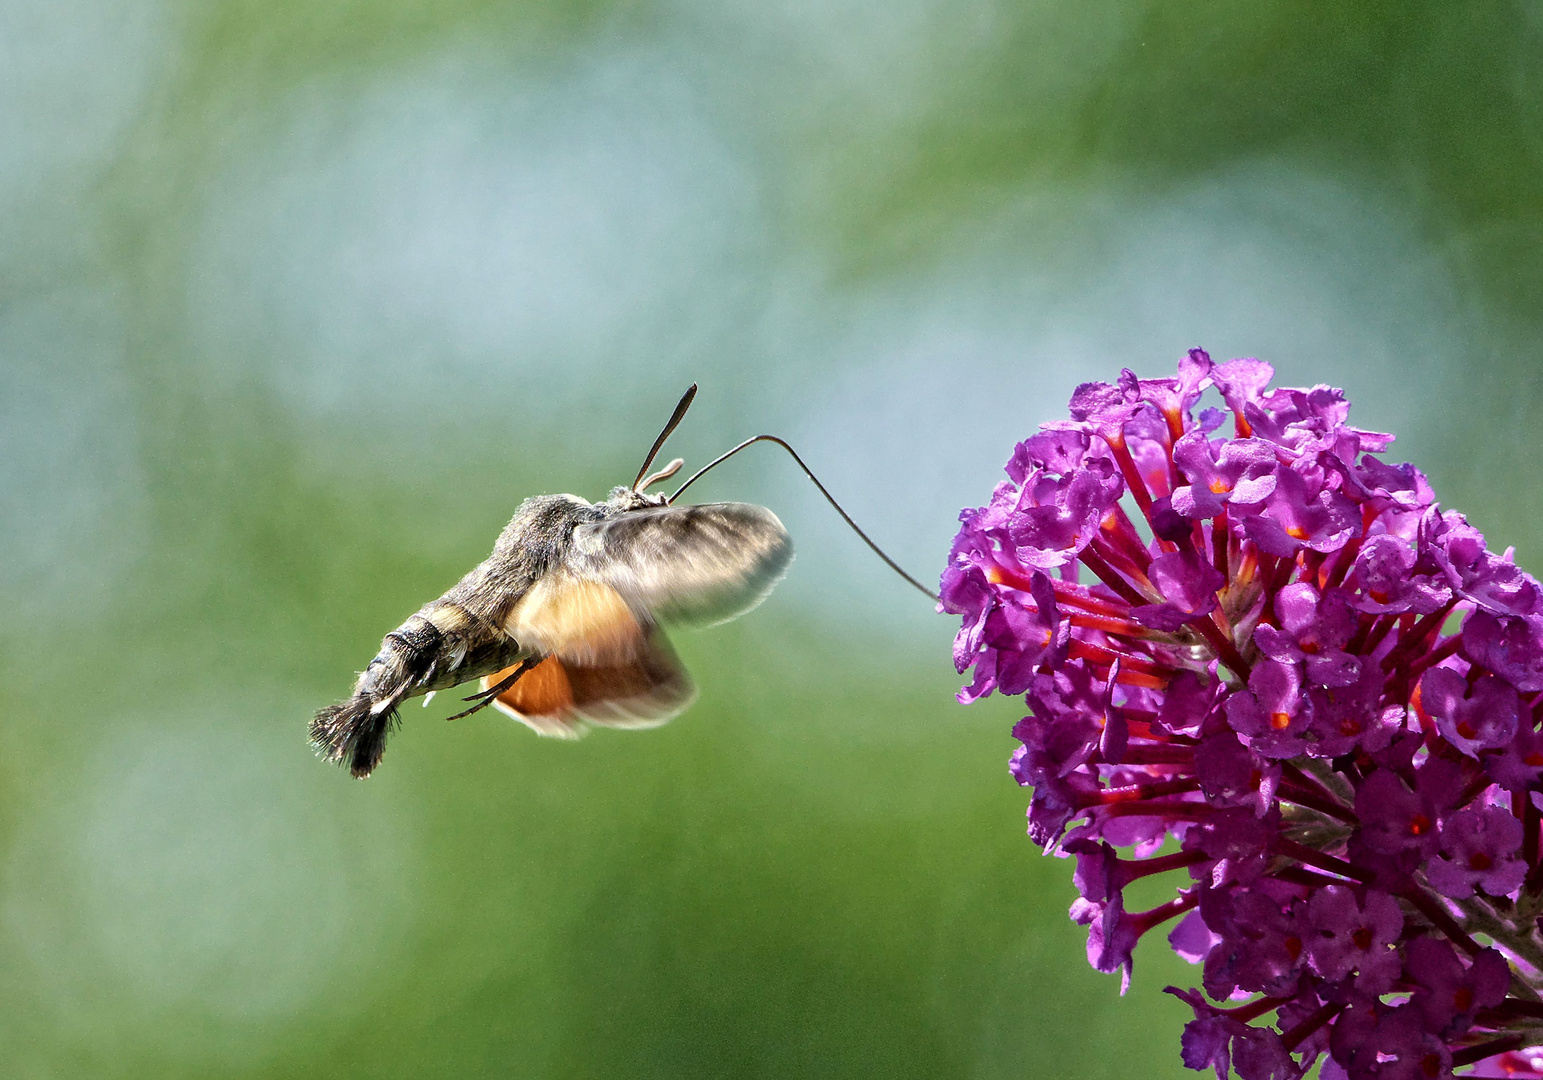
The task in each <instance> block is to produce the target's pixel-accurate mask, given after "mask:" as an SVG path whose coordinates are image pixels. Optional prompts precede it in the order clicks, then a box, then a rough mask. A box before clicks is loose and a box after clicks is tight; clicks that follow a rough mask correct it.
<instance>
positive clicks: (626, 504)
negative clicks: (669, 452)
mask: <svg viewBox="0 0 1543 1080" xmlns="http://www.w3.org/2000/svg"><path fill="white" fill-rule="evenodd" d="M683 400H684V401H689V400H690V396H689V395H688V396H687V397H686V398H684V399H683ZM677 411H679V410H677ZM669 433H670V431H669V428H666V429H665V432H664V434H665V435H668V434H669ZM659 441H660V442H663V441H664V435H661V436H659ZM658 449H659V443H655V444H654V450H655V451H658ZM653 460H654V455H653V454H652V453H650V454H649V455H648V461H645V462H644V463H643V468H644V470H647V468H648V466H649V465H650V464H652V463H653ZM684 464H685V462H684V461H682V460H681V459H680V458H676V459H675V460H674V461H672V462H670V463H669V464H668V465H666V466H665V467H664V468H662V469H660V470H659V471H658V472H656V473H650V474H649V475H648V476H646V477H645V476H644V475H643V474H642V473H641V472H640V473H638V480H637V483H635V484H633V485H632V486H631V487H614V488H612V489H611V497H610V498H609V499H607V500H606V501H605V505H606V506H607V507H608V508H609V509H611V510H616V511H623V510H640V509H642V508H643V507H645V506H668V505H669V504H670V499H669V496H668V495H662V494H661V495H650V494H649V493H648V489H649V488H651V487H653V486H654V485H655V484H657V483H659V482H660V481H662V480H668V479H669V478H670V477H672V476H674V475H675V474H676V473H678V472H680V467H681V466H682V465H684Z"/></svg>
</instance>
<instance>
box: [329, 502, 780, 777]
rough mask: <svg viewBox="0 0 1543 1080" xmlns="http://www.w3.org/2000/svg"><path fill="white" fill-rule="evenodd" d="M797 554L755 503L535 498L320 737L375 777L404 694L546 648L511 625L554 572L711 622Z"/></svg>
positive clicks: (368, 675) (751, 596) (333, 711)
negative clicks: (678, 503) (680, 503)
mask: <svg viewBox="0 0 1543 1080" xmlns="http://www.w3.org/2000/svg"><path fill="white" fill-rule="evenodd" d="M581 526H583V527H585V528H583V529H580V527H581ZM575 530H580V531H579V533H578V538H577V540H576V537H575ZM791 558H792V548H791V545H790V544H789V543H788V540H787V533H786V531H785V530H783V528H782V525H781V522H778V521H777V519H776V517H775V515H773V514H772V513H771V512H770V511H769V510H765V509H764V508H762V507H756V506H750V505H748V504H745V503H718V504H707V505H699V506H669V505H667V503H666V501H665V499H664V497H663V496H660V495H650V494H646V493H643V492H639V491H636V490H634V489H632V488H626V487H618V488H615V489H614V490H613V491H612V492H611V495H610V498H608V499H607V500H606V501H605V502H603V503H591V502H588V501H586V500H584V499H581V498H579V497H577V496H575V495H542V496H537V497H534V498H530V499H526V500H525V501H524V502H523V503H521V504H520V507H519V509H518V510H517V511H516V512H515V514H514V517H513V518H511V519H510V521H509V524H508V525H507V526H505V527H504V529H503V531H502V532H501V533H500V534H499V537H498V540H497V542H496V543H495V544H494V547H493V553H492V554H491V555H489V556H488V558H487V559H485V560H483V562H482V563H480V564H479V565H478V566H477V567H476V568H475V569H473V570H472V571H471V572H470V573H468V574H467V575H466V576H465V577H463V578H462V579H461V580H460V581H459V582H457V583H456V584H455V585H454V586H453V587H452V588H451V589H450V590H449V591H447V592H446V593H445V594H444V595H443V596H440V597H439V598H438V599H436V600H432V601H430V602H429V603H427V604H425V605H424V606H423V607H422V608H421V609H419V611H418V612H417V613H416V614H414V615H412V616H410V617H409V618H408V619H407V620H406V621H405V622H403V623H402V625H401V626H399V627H397V628H396V629H395V630H393V631H391V633H389V634H387V635H386V637H385V640H383V641H382V642H381V647H380V652H379V653H378V654H377V655H376V656H375V658H374V659H373V660H371V661H370V663H369V666H368V667H366V668H365V670H364V671H363V672H362V673H361V674H360V675H359V678H358V681H357V682H356V683H355V685H354V690H353V694H352V695H351V696H350V697H349V699H348V700H347V701H344V702H342V703H340V704H338V705H333V706H329V707H327V708H325V709H322V710H321V711H320V712H319V713H317V715H316V718H315V719H314V720H313V721H312V723H311V739H312V742H313V743H314V744H315V746H316V747H317V749H318V751H319V752H320V753H321V754H322V755H323V756H325V757H327V758H328V759H330V760H333V761H337V762H340V763H344V762H346V763H347V765H348V767H349V768H350V770H351V771H352V772H353V773H354V775H355V776H367V775H369V773H370V771H371V770H373V769H374V768H375V766H376V765H377V764H379V762H380V758H381V754H382V753H383V751H384V748H385V742H386V737H387V735H388V734H389V733H390V731H391V728H392V727H393V725H394V724H395V723H396V720H397V707H398V706H399V705H400V704H401V703H402V702H403V701H405V700H407V699H409V698H411V697H414V696H417V695H420V694H425V693H428V692H430V691H434V690H440V689H445V688H448V687H451V686H456V685H459V684H461V683H464V682H468V681H470V680H473V679H477V678H481V677H483V676H486V675H490V674H492V673H493V672H497V671H501V670H503V669H505V668H508V667H510V666H512V665H515V664H517V663H519V662H520V661H522V660H527V659H533V658H534V657H535V656H537V655H539V654H540V652H541V651H543V650H540V649H539V648H537V647H536V646H534V645H533V644H532V643H529V642H527V643H523V644H522V643H521V642H520V641H518V640H516V639H515V637H513V636H511V634H510V632H509V629H508V628H509V626H510V622H511V617H512V614H513V612H514V611H515V609H516V607H517V606H518V605H519V604H520V602H521V601H522V600H524V599H525V598H526V597H527V595H528V594H530V593H531V590H532V589H533V588H534V587H535V586H536V585H537V583H538V582H542V581H543V580H544V579H548V580H549V579H551V577H552V576H553V575H559V574H566V575H570V576H574V577H580V578H592V579H594V580H597V581H604V582H606V584H607V585H608V586H609V587H611V588H614V589H616V590H617V592H619V593H620V594H621V595H623V596H624V597H625V598H626V599H627V601H628V603H629V604H631V605H632V606H634V607H635V608H636V610H637V612H638V615H639V620H640V623H641V624H642V625H644V626H651V625H652V619H653V616H654V614H655V613H656V612H657V613H659V614H660V615H662V616H663V617H665V618H675V619H677V620H680V621H694V622H699V623H700V622H710V621H717V620H719V619H721V618H732V617H733V616H734V615H736V614H739V613H740V612H741V611H744V610H748V609H749V607H753V606H754V605H755V604H756V603H758V602H759V601H760V599H761V598H762V597H763V596H764V595H765V594H766V592H768V591H769V590H770V589H771V586H772V585H773V584H775V582H776V580H777V579H778V578H780V577H781V575H782V573H783V572H784V571H785V569H786V567H787V564H788V562H789V560H790V559H791ZM683 674H684V673H682V675H683Z"/></svg>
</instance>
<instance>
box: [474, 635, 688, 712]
mask: <svg viewBox="0 0 1543 1080" xmlns="http://www.w3.org/2000/svg"><path fill="white" fill-rule="evenodd" d="M507 674H508V671H500V672H498V673H497V674H494V675H488V676H486V677H485V678H483V680H482V686H483V688H484V689H489V688H491V687H493V686H496V685H497V684H498V683H499V682H500V681H502V679H503V678H504V677H505V676H506V675H507ZM695 697H696V689H695V688H694V687H693V686H692V685H691V678H690V676H688V675H687V674H686V669H685V668H683V667H682V666H681V663H680V660H679V659H678V658H677V657H676V655H675V651H674V650H673V649H672V648H670V643H669V640H668V639H666V638H665V636H664V633H663V632H662V631H660V630H659V629H658V628H654V629H652V630H651V632H649V633H648V634H647V635H646V636H645V638H644V646H643V648H642V650H641V651H640V652H639V653H638V654H637V655H636V656H635V657H634V658H633V659H631V660H630V661H626V662H621V663H608V664H596V665H585V664H578V663H574V662H572V661H566V660H563V659H562V658H561V657H558V656H548V657H547V658H546V659H545V660H543V661H541V663H539V664H537V665H536V666H535V667H533V668H531V669H530V670H529V671H527V672H526V673H525V674H524V675H522V676H520V678H519V679H518V680H517V681H516V682H515V684H514V685H513V686H511V687H510V688H509V689H507V690H505V691H504V692H503V693H502V694H500V695H498V697H497V698H496V699H495V700H494V702H493V704H494V705H495V706H496V707H497V708H499V709H500V710H502V711H503V712H506V713H508V714H509V715H510V716H512V717H514V718H515V719H516V720H518V721H520V722H521V723H522V724H526V725H528V726H529V727H530V728H532V729H534V730H535V731H536V732H537V734H540V735H549V736H552V737H554V738H559V739H577V738H578V737H579V736H581V735H583V734H584V732H585V730H586V725H587V724H598V725H600V726H602V727H614V728H650V727H658V726H659V725H660V724H662V723H664V722H665V721H666V720H669V719H671V718H672V717H674V716H676V715H677V714H678V713H680V712H681V710H683V709H685V707H686V706H687V705H690V704H691V702H692V700H693V699H694V698H695Z"/></svg>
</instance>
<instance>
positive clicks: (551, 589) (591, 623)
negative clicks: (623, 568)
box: [495, 571, 648, 681]
mask: <svg viewBox="0 0 1543 1080" xmlns="http://www.w3.org/2000/svg"><path fill="white" fill-rule="evenodd" d="M643 618H646V616H644V617H643ZM504 631H505V633H507V634H508V635H509V636H510V637H511V638H513V639H514V640H515V641H517V642H519V644H520V647H521V648H523V649H526V650H528V651H529V652H533V653H537V654H541V653H550V654H552V655H553V656H556V657H558V658H559V659H561V660H563V661H567V662H571V663H576V664H582V665H586V666H591V667H593V666H597V665H598V666H605V665H608V664H620V663H625V662H627V661H630V660H633V659H635V658H636V657H638V656H640V655H641V654H642V653H644V652H646V651H647V648H648V642H647V635H646V634H645V632H644V629H643V622H642V621H641V619H640V617H639V615H637V614H635V613H634V612H633V609H632V606H631V605H629V604H628V603H627V601H626V600H625V599H623V598H622V596H621V594H620V593H618V592H617V591H616V590H615V589H614V588H612V587H611V586H610V585H607V584H605V583H604V582H602V581H594V580H588V579H586V578H585V577H580V576H577V575H575V574H570V573H563V572H561V571H557V572H553V573H550V574H547V575H546V576H545V577H543V578H541V579H540V580H538V581H537V582H536V583H535V584H534V585H532V586H531V587H530V589H529V590H528V591H527V592H526V593H525V595H524V596H522V597H521V598H520V601H519V603H517V604H515V605H514V607H513V608H511V609H510V611H509V614H508V616H507V617H505V619H504ZM495 681H496V680H495Z"/></svg>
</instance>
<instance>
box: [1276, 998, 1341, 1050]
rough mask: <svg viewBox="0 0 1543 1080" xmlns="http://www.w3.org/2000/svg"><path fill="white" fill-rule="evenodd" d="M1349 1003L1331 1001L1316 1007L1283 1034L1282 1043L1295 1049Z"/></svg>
mask: <svg viewBox="0 0 1543 1080" xmlns="http://www.w3.org/2000/svg"><path fill="white" fill-rule="evenodd" d="M1349 1004H1350V1003H1349V1002H1348V1001H1331V1002H1329V1003H1328V1004H1327V1005H1321V1006H1319V1007H1318V1008H1316V1009H1314V1010H1313V1011H1312V1012H1310V1013H1308V1014H1307V1015H1306V1016H1305V1017H1303V1018H1302V1021H1301V1023H1299V1024H1297V1025H1296V1026H1295V1027H1293V1028H1292V1029H1291V1030H1290V1031H1287V1032H1283V1033H1282V1034H1281V1037H1280V1041H1281V1045H1282V1046H1284V1047H1285V1048H1286V1049H1287V1050H1288V1051H1290V1050H1295V1049H1296V1048H1297V1044H1298V1043H1300V1042H1301V1041H1302V1040H1303V1039H1305V1038H1307V1037H1308V1036H1309V1035H1311V1034H1312V1033H1313V1032H1315V1031H1317V1030H1318V1029H1319V1028H1321V1027H1323V1025H1324V1024H1327V1023H1328V1022H1329V1021H1330V1020H1332V1019H1334V1018H1335V1017H1336V1016H1338V1015H1339V1014H1340V1013H1341V1012H1342V1011H1343V1010H1344V1009H1345V1008H1347V1007H1348V1006H1349Z"/></svg>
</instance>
